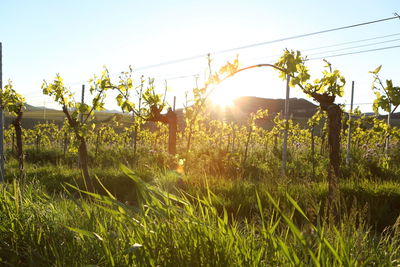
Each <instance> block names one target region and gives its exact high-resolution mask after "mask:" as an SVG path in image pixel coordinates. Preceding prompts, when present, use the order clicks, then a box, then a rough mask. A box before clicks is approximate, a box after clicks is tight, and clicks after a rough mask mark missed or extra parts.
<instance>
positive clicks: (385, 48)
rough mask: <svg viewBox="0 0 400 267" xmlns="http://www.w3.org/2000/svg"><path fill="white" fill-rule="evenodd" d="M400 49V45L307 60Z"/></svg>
mask: <svg viewBox="0 0 400 267" xmlns="http://www.w3.org/2000/svg"><path fill="white" fill-rule="evenodd" d="M398 47H400V45H395V46H386V47H380V48H375V49H369V50H360V51H355V52H349V53H343V54H336V55H327V56H324V57H314V58H309V59H307V60H316V59H324V58H329V57H341V56H348V55H355V54H362V53H367V52H374V51H380V50H387V49H393V48H398Z"/></svg>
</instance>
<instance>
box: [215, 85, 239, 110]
mask: <svg viewBox="0 0 400 267" xmlns="http://www.w3.org/2000/svg"><path fill="white" fill-rule="evenodd" d="M243 95H244V93H243V88H241V86H238V85H237V84H235V83H234V82H233V81H226V82H225V83H222V84H220V85H218V86H217V87H216V88H215V89H214V92H213V93H212V94H211V95H210V100H211V102H212V103H213V104H215V105H218V106H220V107H222V108H225V107H230V106H233V105H234V101H235V99H236V98H238V97H240V96H243Z"/></svg>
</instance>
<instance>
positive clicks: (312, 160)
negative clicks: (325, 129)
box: [311, 124, 315, 180]
mask: <svg viewBox="0 0 400 267" xmlns="http://www.w3.org/2000/svg"><path fill="white" fill-rule="evenodd" d="M311 164H312V179H313V180H314V178H315V140H314V124H313V125H311Z"/></svg>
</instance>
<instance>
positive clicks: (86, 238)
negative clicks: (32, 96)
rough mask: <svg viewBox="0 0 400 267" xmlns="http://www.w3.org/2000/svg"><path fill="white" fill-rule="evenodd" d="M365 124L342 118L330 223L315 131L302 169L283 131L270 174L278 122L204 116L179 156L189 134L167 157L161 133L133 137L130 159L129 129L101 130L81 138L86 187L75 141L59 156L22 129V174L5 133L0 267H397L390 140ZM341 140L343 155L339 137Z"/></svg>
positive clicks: (296, 132)
mask: <svg viewBox="0 0 400 267" xmlns="http://www.w3.org/2000/svg"><path fill="white" fill-rule="evenodd" d="M27 117H31V118H34V116H33V115H28V116H27ZM364 120H365V121H364V122H363V121H362V118H360V119H358V120H357V121H355V122H354V125H355V128H353V129H354V132H355V133H357V134H355V135H354V137H353V145H352V151H351V152H352V153H351V154H352V161H351V164H350V166H346V164H345V163H344V162H342V168H341V172H342V173H341V177H340V181H339V184H340V189H339V191H340V199H339V201H338V202H337V203H336V205H337V207H336V209H335V215H333V214H332V213H331V211H330V210H329V209H328V206H327V202H326V199H327V193H328V185H327V181H326V169H327V166H328V151H327V147H326V141H323V139H324V132H323V127H319V129H320V130H318V131H319V133H316V134H315V136H314V142H315V143H314V146H315V147H314V150H315V154H314V156H313V157H314V158H315V159H314V167H313V164H312V162H313V161H312V160H311V156H312V154H311V150H310V149H311V132H310V130H309V129H304V128H301V127H299V126H298V125H297V124H295V123H290V134H289V154H288V159H289V160H288V166H287V175H286V176H284V177H283V176H281V168H280V160H281V143H282V128H281V127H282V126H281V125H282V121H281V120H280V119H279V118H278V117H276V118H275V119H274V120H273V121H274V123H275V127H273V128H272V129H269V130H264V129H263V128H260V127H258V126H256V124H255V125H253V126H252V127H249V125H246V124H244V125H236V124H235V123H234V122H221V121H213V120H211V119H210V118H209V117H207V115H204V116H202V117H201V119H199V120H198V121H197V122H196V123H197V125H198V128H197V130H196V131H195V132H193V134H192V148H190V149H189V150H186V148H187V147H186V145H187V139H188V130H189V128H188V127H186V128H185V130H183V131H181V132H178V142H177V144H178V148H177V150H178V151H180V152H181V153H179V154H178V155H176V156H171V155H169V154H168V153H167V150H168V148H167V143H168V142H167V140H168V129H167V127H166V126H165V125H162V124H155V125H154V127H155V129H156V130H151V131H150V130H146V129H142V130H141V131H140V132H139V133H138V144H137V151H136V153H135V152H134V149H133V143H132V139H131V138H130V137H131V136H132V128H129V129H126V130H124V131H122V132H120V133H118V134H117V133H116V132H115V131H114V130H113V129H114V128H113V126H115V125H113V123H115V122H112V121H111V122H108V123H107V124H102V125H101V126H100V125H98V127H96V129H95V130H93V131H91V132H90V133H89V138H88V147H89V151H90V152H89V166H90V174H91V177H93V180H94V184H95V190H93V191H92V192H88V191H87V190H86V189H85V181H84V180H83V179H82V174H81V171H80V170H79V168H78V165H77V150H76V149H75V148H74V145H73V144H74V143H75V141H74V140H73V139H74V137H73V136H69V137H68V138H69V139H70V140H69V141H68V143H69V144H70V145H69V146H68V148H67V150H65V147H64V146H65V142H64V137H65V134H64V132H63V131H64V130H63V129H59V128H58V126H56V125H52V124H39V126H36V127H35V128H33V129H26V130H24V144H25V166H24V173H25V175H24V177H23V178H22V179H21V178H20V173H19V168H18V161H17V159H15V158H14V154H13V152H12V150H13V149H12V148H11V144H12V140H11V139H10V138H11V137H10V136H12V131H13V129H10V130H8V132H7V133H6V144H7V147H8V148H7V153H6V159H7V160H6V171H7V181H8V182H7V183H5V184H3V185H1V189H0V190H1V191H2V193H1V196H0V197H1V201H0V203H1V204H0V214H1V216H0V225H1V227H0V234H1V236H2V239H1V243H0V248H1V249H0V260H1V261H2V264H3V265H5V266H7V265H9V266H16V265H18V266H82V265H88V266H89V265H90V266H127V265H133V266H135V265H138V266H290V265H293V266H299V265H308V266H309V265H315V266H342V265H345V266H355V265H361V266H364V265H368V266H396V265H398V264H400V262H399V258H400V236H399V234H400V232H399V231H400V228H399V227H400V226H399V221H398V216H399V214H400V205H399V204H400V186H399V184H400V182H399V176H400V172H399V171H400V168H399V165H398V164H397V162H398V155H399V148H398V147H397V146H395V144H396V143H397V142H398V141H397V139H396V137H395V136H396V134H393V136H394V137H393V138H392V140H391V142H392V144H393V147H392V148H391V150H390V154H388V155H387V154H385V152H384V149H383V148H382V144H381V142H382V139H381V135H382V131H383V130H384V129H375V128H363V126H362V125H363V124H365V123H366V120H368V119H367V118H364ZM254 122H255V120H254ZM252 123H253V122H252V120H251V119H250V121H249V124H252ZM154 127H153V128H154ZM100 132H101V133H102V134H99V133H100ZM37 136H40V138H39V139H37ZM99 136H100V137H99ZM367 137H368V138H367ZM99 138H100V139H101V140H100V141H99V140H98V139H99ZM342 139H343V142H342V148H345V139H346V131H343V133H342ZM324 142H325V143H324ZM377 144H378V147H377V146H376V145H377ZM210 147H212V148H213V149H211V150H210ZM14 153H15V152H14ZM366 153H369V154H368V155H367V154H366ZM344 154H345V151H344V149H342V158H344ZM313 170H314V171H313ZM79 188H80V189H79Z"/></svg>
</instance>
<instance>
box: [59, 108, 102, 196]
mask: <svg viewBox="0 0 400 267" xmlns="http://www.w3.org/2000/svg"><path fill="white" fill-rule="evenodd" d="M63 112H64V114H65V116H67V120H68V123H69V125H70V126H71V127H72V128H73V129H74V132H75V136H76V138H77V139H78V140H79V148H78V153H79V166H80V168H81V170H82V173H83V178H84V179H85V184H86V187H87V190H88V191H90V192H94V185H93V182H92V179H91V178H90V174H89V164H88V163H89V156H88V150H87V144H86V140H85V137H84V136H82V135H81V134H80V133H79V129H78V126H79V125H78V123H79V122H78V121H77V120H76V119H74V118H72V117H71V115H70V114H69V112H68V109H67V107H65V106H64V107H63Z"/></svg>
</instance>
